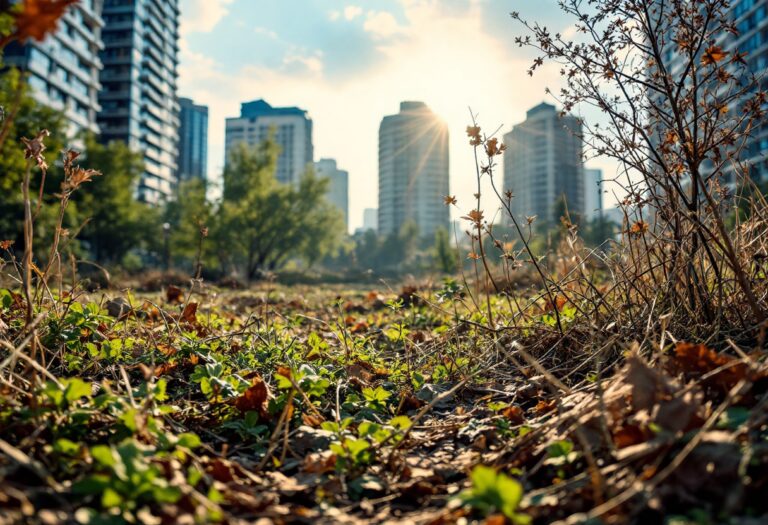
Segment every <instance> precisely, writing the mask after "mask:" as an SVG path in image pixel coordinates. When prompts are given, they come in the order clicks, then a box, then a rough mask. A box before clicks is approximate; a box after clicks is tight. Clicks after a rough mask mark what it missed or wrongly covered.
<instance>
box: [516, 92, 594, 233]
mask: <svg viewBox="0 0 768 525" xmlns="http://www.w3.org/2000/svg"><path fill="white" fill-rule="evenodd" d="M526 117H527V118H526V119H525V121H524V122H522V123H520V124H518V125H516V126H514V127H513V128H512V131H511V132H509V133H507V134H506V135H504V143H505V144H506V145H507V150H506V151H505V153H504V188H505V190H511V191H512V193H513V195H514V198H513V199H512V213H513V214H514V216H515V218H516V219H518V220H520V219H523V220H524V219H525V217H527V216H533V215H536V216H537V217H538V224H542V223H543V224H545V225H554V224H556V223H557V221H558V220H559V219H560V217H559V216H557V215H558V213H559V211H558V208H559V206H561V204H559V203H560V202H561V199H562V197H565V204H566V206H567V207H568V211H569V213H571V214H572V215H580V214H583V213H584V166H583V161H582V139H581V121H580V120H579V119H578V118H576V117H573V116H564V117H561V116H560V115H559V114H558V112H557V110H556V109H555V106H553V105H551V104H546V103H541V104H539V105H538V106H535V107H533V108H531V109H530V110H528V113H527V114H526Z"/></svg>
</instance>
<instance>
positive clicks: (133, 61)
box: [98, 0, 179, 203]
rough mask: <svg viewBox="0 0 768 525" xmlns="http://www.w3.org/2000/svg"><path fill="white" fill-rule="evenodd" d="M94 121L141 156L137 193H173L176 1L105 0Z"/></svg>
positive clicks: (148, 197)
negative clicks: (102, 42)
mask: <svg viewBox="0 0 768 525" xmlns="http://www.w3.org/2000/svg"><path fill="white" fill-rule="evenodd" d="M103 18H104V30H103V40H104V50H103V51H102V53H101V60H102V62H103V63H104V69H103V70H102V72H101V85H102V91H101V93H100V95H99V103H100V104H101V112H100V113H99V116H98V124H99V127H100V128H101V137H102V140H103V141H104V142H109V141H113V140H118V141H122V142H125V143H126V144H128V146H129V147H130V148H131V149H132V150H134V151H139V152H141V153H142V154H143V157H144V165H145V171H144V174H143V176H142V178H141V180H140V182H139V187H138V189H137V193H138V197H139V198H140V199H142V200H144V201H146V202H150V203H159V202H162V201H163V200H165V199H169V198H172V197H173V194H174V192H175V187H176V182H177V176H178V174H177V165H178V151H179V102H178V98H177V83H178V63H179V56H178V55H179V46H178V39H179V7H178V0H163V1H160V0H104V12H103Z"/></svg>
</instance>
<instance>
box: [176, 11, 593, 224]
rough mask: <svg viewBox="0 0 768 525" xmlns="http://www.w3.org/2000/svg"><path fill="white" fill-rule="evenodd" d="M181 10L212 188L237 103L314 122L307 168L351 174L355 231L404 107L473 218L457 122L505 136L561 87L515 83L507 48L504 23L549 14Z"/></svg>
mask: <svg viewBox="0 0 768 525" xmlns="http://www.w3.org/2000/svg"><path fill="white" fill-rule="evenodd" d="M181 10H182V20H181V34H182V38H181V50H182V51H181V67H180V94H181V95H182V96H188V97H191V98H193V99H194V100H195V101H196V102H198V103H201V104H207V105H208V106H209V109H210V116H209V120H210V123H209V171H210V174H211V176H213V177H214V179H216V178H217V177H218V174H219V173H220V171H221V169H222V166H223V160H224V150H223V144H224V119H225V118H226V117H230V116H237V114H238V111H239V105H240V102H243V101H247V100H253V99H258V98H264V99H265V100H267V101H268V102H270V103H271V104H273V105H291V106H293V105H296V106H300V107H302V108H304V109H306V110H308V111H309V113H310V115H311V117H312V119H313V121H314V144H315V156H316V158H320V157H332V158H335V159H336V160H337V161H338V163H339V165H340V166H341V167H342V168H344V169H347V170H348V171H349V172H350V223H351V227H352V229H354V228H355V227H357V226H360V225H361V223H362V212H363V209H364V208H369V207H371V208H373V207H376V205H377V162H378V161H377V151H378V126H379V122H380V121H381V118H382V117H384V116H385V115H388V114H392V113H396V112H397V110H398V105H399V102H400V101H401V100H422V101H424V102H426V103H427V104H428V105H429V106H430V107H431V108H432V109H433V110H434V111H435V112H436V113H438V114H439V115H440V116H441V117H443V118H444V119H445V120H446V121H447V122H448V125H449V131H450V134H451V193H453V194H455V195H457V197H458V199H459V210H456V211H457V212H458V211H461V212H466V211H467V210H469V209H471V208H472V207H473V203H472V202H471V200H472V194H473V193H474V192H475V179H474V164H473V160H472V151H471V148H470V147H469V146H468V144H467V140H466V137H465V134H464V128H465V126H466V125H467V124H468V122H469V109H468V108H469V107H471V108H472V110H473V111H474V112H475V113H478V114H479V122H480V124H481V125H482V126H483V127H484V128H485V129H487V130H495V129H497V128H499V127H501V129H502V132H507V131H508V130H509V129H510V128H511V127H512V125H513V124H515V123H517V122H519V121H521V120H523V119H524V117H525V111H526V110H527V109H528V108H530V107H531V106H533V105H535V104H537V103H539V102H541V101H542V100H546V99H547V95H545V93H544V89H545V87H547V86H549V87H551V88H557V87H558V86H559V80H558V75H557V69H556V68H554V67H548V68H544V69H543V70H542V71H541V72H540V73H539V74H537V75H535V76H534V77H533V78H531V77H529V76H528V75H527V74H526V72H525V71H526V68H527V67H528V65H529V62H530V54H529V53H528V52H526V51H524V50H521V49H519V48H518V47H516V46H515V45H514V37H515V36H516V35H518V34H520V31H521V30H520V28H519V27H518V26H517V25H516V23H515V22H514V21H513V20H512V19H511V18H510V17H509V12H510V11H513V10H514V11H519V12H521V13H522V14H524V15H525V16H527V17H529V18H531V19H535V20H537V21H539V22H541V23H544V24H546V25H548V26H549V27H551V28H552V29H553V30H554V31H568V30H569V28H570V26H571V21H570V20H568V19H565V18H563V16H562V15H561V14H560V13H559V10H558V8H557V2H556V0H439V1H438V0H272V1H267V0H181ZM597 165H598V167H600V166H599V163H598V164H597ZM497 177H499V178H501V177H502V175H501V173H499V174H498V175H497ZM492 204H493V203H492V202H491V201H490V197H489V201H488V204H487V207H488V209H489V210H490V209H493V208H495V206H492Z"/></svg>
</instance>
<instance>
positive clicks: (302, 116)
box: [225, 99, 314, 184]
mask: <svg viewBox="0 0 768 525" xmlns="http://www.w3.org/2000/svg"><path fill="white" fill-rule="evenodd" d="M270 134H274V135H272V138H273V139H274V141H275V142H276V143H277V144H278V145H279V146H280V155H279V157H278V159H277V173H276V176H277V180H278V181H279V182H282V183H284V184H289V183H290V184H296V183H298V181H299V180H300V179H301V176H302V175H303V174H304V173H305V172H306V170H307V168H308V167H310V166H311V165H312V163H313V159H314V151H313V146H312V120H311V119H310V118H309V115H308V113H307V112H306V111H305V110H303V109H299V108H297V107H284V108H274V107H272V106H271V105H269V104H268V103H267V102H266V101H264V100H261V99H259V100H254V101H253V102H245V103H243V104H242V105H241V107H240V116H239V117H235V118H228V119H227V123H226V138H225V150H226V156H227V157H229V152H230V151H232V149H233V148H235V147H237V146H238V145H239V144H247V145H249V146H255V145H257V144H260V143H262V142H264V141H265V140H267V139H268V138H269V137H270Z"/></svg>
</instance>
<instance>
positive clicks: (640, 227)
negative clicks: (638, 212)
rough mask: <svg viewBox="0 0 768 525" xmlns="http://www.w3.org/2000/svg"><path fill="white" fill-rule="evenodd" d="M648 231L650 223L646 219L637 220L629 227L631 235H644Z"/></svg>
mask: <svg viewBox="0 0 768 525" xmlns="http://www.w3.org/2000/svg"><path fill="white" fill-rule="evenodd" d="M647 231H648V223H647V222H645V221H637V222H636V223H634V224H633V225H632V226H631V227H630V228H629V233H630V235H638V236H639V235H643V234H644V233H646V232H647Z"/></svg>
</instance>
